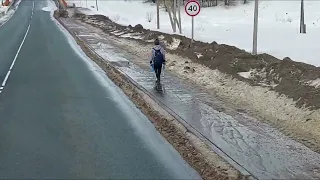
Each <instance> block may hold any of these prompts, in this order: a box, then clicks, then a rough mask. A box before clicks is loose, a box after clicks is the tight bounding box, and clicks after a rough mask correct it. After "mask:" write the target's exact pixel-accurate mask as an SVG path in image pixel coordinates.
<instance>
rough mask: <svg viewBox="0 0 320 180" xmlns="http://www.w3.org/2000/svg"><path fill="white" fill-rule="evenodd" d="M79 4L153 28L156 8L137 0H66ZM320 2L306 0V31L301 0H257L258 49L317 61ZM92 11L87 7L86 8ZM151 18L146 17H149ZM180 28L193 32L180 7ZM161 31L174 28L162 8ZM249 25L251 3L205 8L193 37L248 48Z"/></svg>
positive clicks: (124, 21)
mask: <svg viewBox="0 0 320 180" xmlns="http://www.w3.org/2000/svg"><path fill="white" fill-rule="evenodd" d="M68 3H69V4H70V5H72V3H75V4H76V6H77V7H87V8H88V9H89V10H85V13H89V14H94V13H97V14H103V15H106V16H109V17H110V19H111V20H114V21H116V22H117V23H119V24H123V25H129V24H131V25H132V26H134V25H136V24H141V25H143V27H145V28H148V29H152V30H157V29H156V7H155V5H153V4H152V5H150V4H146V3H142V1H141V0H137V1H98V7H99V11H96V7H95V1H84V0H69V1H68ZM319 7H320V2H319V1H305V22H306V25H307V34H300V33H299V16H300V1H275V0H273V1H272V0H270V1H261V2H260V3H259V13H260V14H259V36H258V50H259V52H266V53H269V54H271V55H274V56H276V57H278V58H281V59H282V58H284V57H286V56H289V57H291V58H292V59H293V60H295V61H300V62H305V63H308V64H313V65H316V66H320V61H319V59H318V57H320V47H319V46H318V44H317V43H318V42H320V36H319V35H318V32H319V31H320V11H319ZM90 10H91V12H90ZM150 18H151V20H150V22H149V20H148V19H150ZM181 18H182V27H183V28H182V31H183V34H184V35H185V36H188V37H190V36H191V18H190V17H189V16H187V15H186V14H185V13H184V11H183V9H182V17H181ZM160 21H161V22H160V28H161V29H160V30H161V31H162V32H165V33H172V30H171V25H170V21H169V17H168V14H167V13H166V12H164V11H161V13H160ZM252 27H253V3H252V2H250V3H249V4H247V5H239V6H236V7H229V8H225V7H212V8H203V9H202V10H201V13H200V14H199V15H198V16H197V17H196V18H195V39H196V40H200V41H204V42H212V41H216V42H218V43H225V44H229V45H234V46H237V47H239V48H242V49H245V50H247V51H251V49H252Z"/></svg>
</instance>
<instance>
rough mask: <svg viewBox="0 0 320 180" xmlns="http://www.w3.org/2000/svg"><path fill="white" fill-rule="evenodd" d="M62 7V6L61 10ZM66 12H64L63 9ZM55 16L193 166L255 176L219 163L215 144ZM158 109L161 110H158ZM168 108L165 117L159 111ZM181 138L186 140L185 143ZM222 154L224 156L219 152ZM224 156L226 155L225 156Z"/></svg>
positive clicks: (211, 172)
mask: <svg viewBox="0 0 320 180" xmlns="http://www.w3.org/2000/svg"><path fill="white" fill-rule="evenodd" d="M60 11H61V10H60ZM62 14H63V12H62ZM54 18H55V19H56V20H57V21H58V22H59V23H60V24H61V25H62V26H63V27H64V28H65V29H66V30H67V31H68V32H69V33H70V35H72V37H73V38H74V39H75V41H76V42H77V44H78V45H79V46H80V47H81V49H82V50H83V52H84V53H85V54H86V55H87V56H88V57H89V58H90V59H91V60H92V61H94V62H95V63H96V64H97V65H99V66H100V67H101V68H102V69H103V70H104V71H105V73H106V75H107V76H108V77H109V78H110V79H111V80H112V81H113V82H114V83H115V84H116V85H117V86H118V87H119V88H120V89H121V90H122V91H123V92H124V93H125V94H126V95H127V96H128V97H129V99H130V100H131V101H132V102H133V103H134V104H135V105H136V106H137V107H138V108H139V109H140V110H141V111H142V112H143V113H144V114H145V115H146V116H147V117H148V119H149V120H150V121H151V122H152V123H153V124H154V126H155V127H156V129H157V130H158V131H159V132H160V134H161V135H162V136H163V137H164V138H165V139H166V140H167V141H168V142H169V143H170V144H171V145H172V146H173V147H174V148H175V149H176V150H177V151H178V152H179V154H180V155H181V156H182V158H183V159H185V160H186V161H187V162H188V163H189V164H190V166H192V167H193V168H194V169H195V170H196V171H197V172H198V173H199V174H200V176H201V177H202V178H203V179H237V180H238V179H252V177H251V176H250V175H243V174H241V173H240V172H239V171H238V170H236V169H235V168H233V167H232V166H231V165H229V166H230V167H231V168H232V171H234V172H236V173H235V174H234V175H233V176H229V174H228V173H227V172H226V170H225V169H223V168H222V167H220V166H218V165H216V162H214V160H216V159H215V158H212V157H213V156H214V157H217V156H218V155H217V154H216V153H215V152H213V151H212V150H211V148H210V147H209V146H208V145H207V144H206V143H204V142H203V141H202V140H201V139H200V138H198V137H197V136H196V135H194V134H193V133H191V132H189V131H188V130H187V128H186V127H185V126H184V125H183V124H182V123H180V122H179V121H178V120H177V119H176V118H174V117H173V116H172V115H170V113H169V112H167V110H165V109H164V108H163V107H161V106H159V105H157V103H156V102H154V101H153V99H152V98H150V97H149V96H148V95H147V94H146V93H144V92H143V91H142V90H141V89H139V88H137V87H136V86H135V85H134V84H133V83H132V82H131V81H130V80H129V79H128V77H127V76H125V75H124V74H123V73H122V72H120V71H119V70H117V69H116V68H115V67H114V66H112V65H111V64H110V63H109V62H107V61H106V60H104V59H102V58H101V57H99V56H98V55H97V54H96V53H95V52H94V51H92V50H91V49H90V47H89V46H88V45H86V44H85V43H84V42H83V41H82V40H81V39H79V38H78V37H77V35H76V34H75V33H73V32H71V31H70V30H69V29H68V28H67V27H66V26H65V25H64V24H63V22H62V21H61V20H60V19H59V12H58V11H55V13H54ZM155 109H157V110H158V111H156V110H155ZM159 111H161V112H167V116H166V117H164V116H163V115H161V114H160V113H159ZM181 142H183V143H182V144H181ZM219 158H221V157H220V156H219ZM221 159H222V158H221Z"/></svg>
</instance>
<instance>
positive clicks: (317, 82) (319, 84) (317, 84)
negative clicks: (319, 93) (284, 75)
mask: <svg viewBox="0 0 320 180" xmlns="http://www.w3.org/2000/svg"><path fill="white" fill-rule="evenodd" d="M306 84H307V85H308V86H313V87H315V88H319V87H320V78H317V79H315V80H312V81H308V82H307V83H306Z"/></svg>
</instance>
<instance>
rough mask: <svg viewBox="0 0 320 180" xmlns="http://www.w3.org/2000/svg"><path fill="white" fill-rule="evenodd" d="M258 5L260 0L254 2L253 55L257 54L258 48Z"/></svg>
mask: <svg viewBox="0 0 320 180" xmlns="http://www.w3.org/2000/svg"><path fill="white" fill-rule="evenodd" d="M258 3H259V0H255V1H254V18H253V43H252V45H253V47H252V54H254V55H256V54H257V46H258V8H259V6H258Z"/></svg>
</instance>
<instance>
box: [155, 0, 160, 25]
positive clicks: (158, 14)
mask: <svg viewBox="0 0 320 180" xmlns="http://www.w3.org/2000/svg"><path fill="white" fill-rule="evenodd" d="M156 1H157V29H160V10H159V7H160V0H156Z"/></svg>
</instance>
